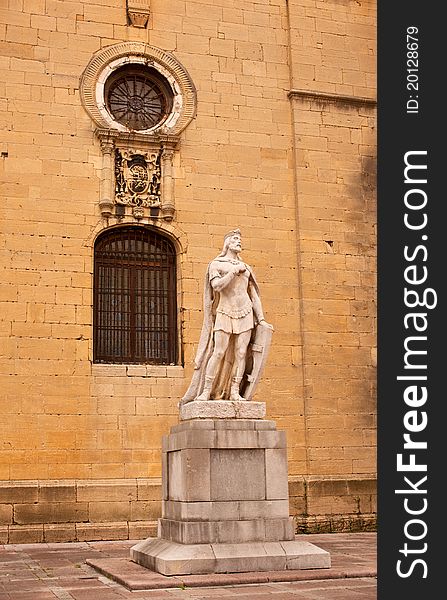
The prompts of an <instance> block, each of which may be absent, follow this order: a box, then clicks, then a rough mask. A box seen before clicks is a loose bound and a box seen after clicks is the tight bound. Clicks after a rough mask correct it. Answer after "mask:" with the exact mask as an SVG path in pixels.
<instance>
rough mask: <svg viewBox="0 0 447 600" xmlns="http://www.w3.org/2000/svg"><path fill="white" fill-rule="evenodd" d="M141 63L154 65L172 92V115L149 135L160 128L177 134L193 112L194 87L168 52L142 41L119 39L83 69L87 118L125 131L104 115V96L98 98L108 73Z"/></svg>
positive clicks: (194, 108)
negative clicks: (167, 81) (173, 96)
mask: <svg viewBox="0 0 447 600" xmlns="http://www.w3.org/2000/svg"><path fill="white" fill-rule="evenodd" d="M133 63H141V64H147V65H150V66H151V67H153V68H155V69H156V70H157V71H159V72H160V73H161V74H162V75H164V76H165V77H166V78H167V79H168V80H169V83H170V85H171V86H172V87H173V91H174V94H175V98H174V108H173V113H172V115H171V116H170V117H169V118H168V119H167V120H166V121H165V122H164V123H162V125H161V126H160V127H157V126H155V127H154V128H153V132H152V131H151V132H150V133H147V134H144V135H150V134H151V133H156V132H157V131H161V132H163V133H165V134H170V135H178V134H179V133H180V132H181V131H183V130H184V129H185V127H187V126H188V125H189V123H190V122H191V121H192V119H193V118H194V116H195V114H196V105H197V96H196V89H195V86H194V84H193V82H192V79H191V77H190V76H189V73H188V72H187V71H186V69H185V67H184V66H183V65H182V64H181V63H180V62H179V61H178V60H177V59H176V58H175V57H174V56H173V55H172V54H170V53H168V52H165V51H164V50H161V49H160V48H156V47H154V46H150V45H149V44H145V43H144V42H122V43H120V44H113V45H111V46H106V47H105V48H102V49H101V50H99V51H98V52H96V53H95V54H94V55H93V57H92V59H91V60H90V62H89V63H88V65H87V67H86V68H85V70H84V72H83V74H82V76H81V81H80V87H79V92H80V96H81V102H82V104H83V106H84V108H85V110H86V111H87V113H88V115H89V116H90V118H91V119H92V120H93V121H94V122H95V124H96V125H97V126H98V127H99V128H105V129H109V128H111V129H115V130H117V131H122V132H124V133H126V132H127V133H128V132H129V130H128V129H127V128H126V127H125V126H124V125H120V124H118V123H116V122H114V121H113V119H112V118H110V119H109V118H107V114H106V112H104V98H101V97H99V96H100V95H101V90H102V89H103V85H104V83H105V81H106V79H107V78H108V76H109V75H110V74H111V73H112V72H113V71H114V70H116V69H117V68H119V67H121V66H123V65H125V64H133Z"/></svg>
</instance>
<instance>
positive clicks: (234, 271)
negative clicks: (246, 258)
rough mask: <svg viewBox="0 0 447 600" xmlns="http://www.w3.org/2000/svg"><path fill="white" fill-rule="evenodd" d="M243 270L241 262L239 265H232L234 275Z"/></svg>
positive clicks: (243, 266)
mask: <svg viewBox="0 0 447 600" xmlns="http://www.w3.org/2000/svg"><path fill="white" fill-rule="evenodd" d="M244 271H245V265H244V264H243V263H242V264H239V265H234V267H233V273H234V274H235V275H240V274H241V273H243V272H244Z"/></svg>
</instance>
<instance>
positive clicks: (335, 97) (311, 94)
mask: <svg viewBox="0 0 447 600" xmlns="http://www.w3.org/2000/svg"><path fill="white" fill-rule="evenodd" d="M287 95H288V97H289V98H290V99H291V100H302V101H304V100H314V101H316V102H322V103H326V102H330V103H335V104H348V105H352V106H363V107H365V108H370V109H373V108H376V106H377V100H375V99H374V98H363V97H361V96H345V95H342V94H328V93H323V92H317V91H311V90H296V89H294V90H290V91H289V93H288V94H287Z"/></svg>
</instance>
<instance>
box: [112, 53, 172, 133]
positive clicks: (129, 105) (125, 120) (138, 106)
mask: <svg viewBox="0 0 447 600" xmlns="http://www.w3.org/2000/svg"><path fill="white" fill-rule="evenodd" d="M104 96H105V101H106V107H107V110H108V111H109V113H110V115H111V116H112V118H113V119H114V120H115V121H117V122H118V123H121V125H124V126H125V127H127V129H130V130H133V131H142V130H147V129H151V128H152V127H155V126H156V125H160V124H161V123H163V121H164V120H165V119H166V118H167V117H168V116H169V114H170V112H171V109H172V100H173V92H172V89H171V86H170V85H169V82H168V81H167V80H166V79H165V78H164V77H163V76H162V75H161V74H160V73H159V72H158V71H156V70H155V69H152V68H150V67H146V66H145V65H138V64H134V65H125V66H123V67H121V68H119V69H117V70H116V71H115V72H114V73H113V74H112V75H111V76H110V77H109V78H108V79H107V81H106V84H105V89H104Z"/></svg>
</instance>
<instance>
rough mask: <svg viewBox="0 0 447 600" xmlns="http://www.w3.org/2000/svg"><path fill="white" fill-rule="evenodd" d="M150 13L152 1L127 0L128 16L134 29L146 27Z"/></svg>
mask: <svg viewBox="0 0 447 600" xmlns="http://www.w3.org/2000/svg"><path fill="white" fill-rule="evenodd" d="M150 12H151V10H150V0H127V15H128V17H129V20H130V22H131V24H132V25H133V26H134V27H142V28H144V27H146V26H147V22H148V21H149V15H150Z"/></svg>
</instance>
